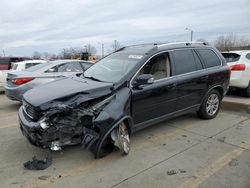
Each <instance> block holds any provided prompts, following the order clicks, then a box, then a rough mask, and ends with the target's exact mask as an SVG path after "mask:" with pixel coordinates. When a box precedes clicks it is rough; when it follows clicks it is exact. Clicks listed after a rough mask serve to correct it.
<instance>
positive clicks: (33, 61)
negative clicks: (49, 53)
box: [14, 60, 47, 64]
mask: <svg viewBox="0 0 250 188" xmlns="http://www.w3.org/2000/svg"><path fill="white" fill-rule="evenodd" d="M26 63H47V61H45V60H25V61H19V62H15V63H14V64H26Z"/></svg>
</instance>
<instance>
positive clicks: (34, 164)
mask: <svg viewBox="0 0 250 188" xmlns="http://www.w3.org/2000/svg"><path fill="white" fill-rule="evenodd" d="M51 164H52V154H51V151H50V150H49V149H48V150H47V157H46V159H45V160H37V158H36V156H34V157H33V158H32V161H27V162H26V163H24V164H23V166H24V168H26V169H28V170H44V169H46V168H48V167H49V166H50V165H51Z"/></svg>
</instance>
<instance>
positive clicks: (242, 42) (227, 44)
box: [214, 35, 250, 51]
mask: <svg viewBox="0 0 250 188" xmlns="http://www.w3.org/2000/svg"><path fill="white" fill-rule="evenodd" d="M248 45H250V40H249V39H248V38H246V37H238V36H236V35H225V36H224V35H223V36H219V37H218V38H217V39H216V40H215V41H214V46H215V47H216V48H217V49H218V50H220V51H230V50H233V49H235V48H237V47H243V46H248Z"/></svg>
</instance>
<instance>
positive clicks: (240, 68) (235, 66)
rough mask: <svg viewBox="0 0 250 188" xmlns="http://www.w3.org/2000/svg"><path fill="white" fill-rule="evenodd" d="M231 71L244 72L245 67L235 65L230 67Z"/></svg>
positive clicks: (243, 65)
mask: <svg viewBox="0 0 250 188" xmlns="http://www.w3.org/2000/svg"><path fill="white" fill-rule="evenodd" d="M230 68H231V70H232V71H244V70H246V65H245V64H236V65H232V66H230Z"/></svg>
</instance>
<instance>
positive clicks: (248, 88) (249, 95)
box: [244, 83, 250, 97]
mask: <svg viewBox="0 0 250 188" xmlns="http://www.w3.org/2000/svg"><path fill="white" fill-rule="evenodd" d="M244 94H245V96H246V97H250V83H249V84H248V87H247V88H246V89H245V93H244Z"/></svg>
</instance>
